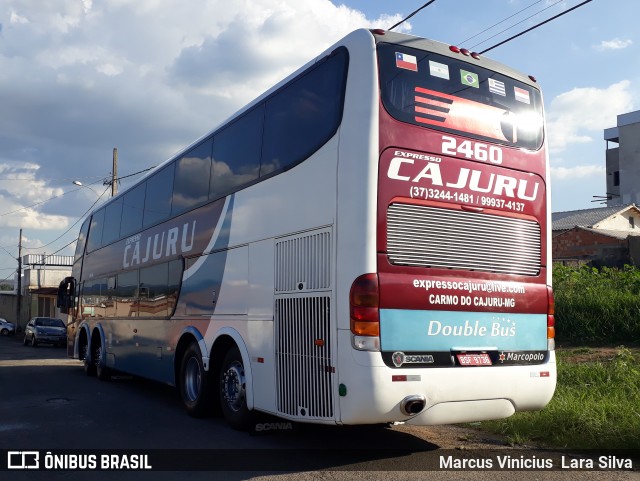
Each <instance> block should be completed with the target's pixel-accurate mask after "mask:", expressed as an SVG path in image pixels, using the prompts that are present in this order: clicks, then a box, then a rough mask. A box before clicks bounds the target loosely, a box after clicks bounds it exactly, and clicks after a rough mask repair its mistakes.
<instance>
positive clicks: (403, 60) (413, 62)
mask: <svg viewBox="0 0 640 481" xmlns="http://www.w3.org/2000/svg"><path fill="white" fill-rule="evenodd" d="M396 67H398V68H404V69H406V70H413V71H414V72H417V71H418V60H417V59H416V58H415V57H414V56H413V55H408V54H406V53H400V52H396Z"/></svg>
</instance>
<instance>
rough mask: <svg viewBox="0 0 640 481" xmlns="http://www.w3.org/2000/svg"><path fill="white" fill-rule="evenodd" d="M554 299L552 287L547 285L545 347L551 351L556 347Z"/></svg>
mask: <svg viewBox="0 0 640 481" xmlns="http://www.w3.org/2000/svg"><path fill="white" fill-rule="evenodd" d="M555 314H556V301H555V298H554V296H553V289H552V288H551V286H547V349H548V350H550V351H552V350H554V349H555V347H556V342H555V337H556V317H555Z"/></svg>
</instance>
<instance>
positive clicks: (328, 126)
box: [260, 49, 348, 176]
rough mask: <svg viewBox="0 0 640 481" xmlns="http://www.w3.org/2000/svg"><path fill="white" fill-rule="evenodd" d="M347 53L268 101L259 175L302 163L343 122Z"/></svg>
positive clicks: (341, 52) (327, 61)
mask: <svg viewBox="0 0 640 481" xmlns="http://www.w3.org/2000/svg"><path fill="white" fill-rule="evenodd" d="M347 60H348V54H347V51H346V50H345V49H339V50H337V51H336V52H335V53H334V54H333V55H331V56H330V57H328V58H327V59H325V60H324V61H322V62H320V63H319V65H318V66H317V67H316V68H314V69H312V70H310V71H309V72H307V73H306V74H305V75H303V76H302V77H300V78H298V79H296V80H294V81H293V82H292V83H290V84H289V85H287V86H286V87H285V88H284V89H282V90H281V91H279V92H278V93H276V94H275V95H274V96H273V97H271V98H269V99H267V102H266V116H265V129H264V130H265V132H264V145H263V150H262V167H261V170H260V175H261V176H263V175H267V174H269V173H271V172H274V171H277V170H280V169H286V168H287V167H289V166H291V165H293V164H296V163H298V162H301V161H303V160H304V159H306V158H307V157H309V156H310V155H311V154H313V153H314V152H315V151H316V150H318V149H319V148H320V147H322V145H324V144H325V143H326V142H327V141H328V140H329V139H330V138H331V137H332V136H333V135H334V134H335V132H336V131H337V129H338V127H339V125H340V122H341V120H342V107H343V103H344V89H345V84H346V69H347Z"/></svg>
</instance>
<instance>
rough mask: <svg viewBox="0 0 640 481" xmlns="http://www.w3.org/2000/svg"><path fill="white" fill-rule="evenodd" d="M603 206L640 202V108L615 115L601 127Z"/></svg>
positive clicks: (637, 203) (638, 203) (639, 203)
mask: <svg viewBox="0 0 640 481" xmlns="http://www.w3.org/2000/svg"><path fill="white" fill-rule="evenodd" d="M604 140H606V142H607V151H606V162H607V167H606V170H607V196H606V197H607V206H608V207H614V206H620V207H622V206H625V205H629V204H636V205H640V110H637V111H635V112H629V113H627V114H622V115H618V121H617V125H616V126H615V127H612V128H610V129H605V131H604Z"/></svg>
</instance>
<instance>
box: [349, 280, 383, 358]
mask: <svg viewBox="0 0 640 481" xmlns="http://www.w3.org/2000/svg"><path fill="white" fill-rule="evenodd" d="M379 299H380V294H379V285H378V275H377V274H363V275H361V276H360V277H358V278H357V279H356V280H355V281H353V284H352V285H351V291H350V292H349V308H350V316H351V333H352V334H353V336H354V337H353V340H354V347H355V348H356V349H361V350H367V351H373V350H379V349H380V310H379V305H380V302H379Z"/></svg>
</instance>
